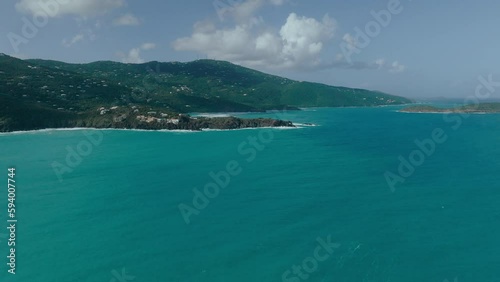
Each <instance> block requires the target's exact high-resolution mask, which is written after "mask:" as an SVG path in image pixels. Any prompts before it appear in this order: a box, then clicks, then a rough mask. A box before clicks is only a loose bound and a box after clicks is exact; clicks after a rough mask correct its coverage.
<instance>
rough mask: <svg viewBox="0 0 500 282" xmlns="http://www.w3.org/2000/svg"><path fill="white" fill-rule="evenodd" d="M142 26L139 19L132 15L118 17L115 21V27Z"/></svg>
mask: <svg viewBox="0 0 500 282" xmlns="http://www.w3.org/2000/svg"><path fill="white" fill-rule="evenodd" d="M140 24H141V23H140V21H139V19H138V18H137V17H135V16H134V15H133V14H130V13H129V14H125V15H123V16H121V17H118V18H116V19H115V20H114V21H113V25H115V26H136V25H140Z"/></svg>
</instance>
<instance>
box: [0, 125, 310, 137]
mask: <svg viewBox="0 0 500 282" xmlns="http://www.w3.org/2000/svg"><path fill="white" fill-rule="evenodd" d="M315 126H317V125H313V126H307V125H303V124H300V123H297V124H295V123H294V127H287V126H281V127H279V126H278V127H273V126H266V127H247V128H235V129H210V128H207V129H201V130H182V129H172V130H169V129H158V130H157V129H133V128H94V127H73V128H71V127H70V128H44V129H35V130H26V131H11V132H0V136H8V135H21V134H37V133H48V132H58V131H62V132H66V131H123V132H162V133H203V132H224V131H228V132H230V131H241V130H259V129H275V130H293V129H302V128H305V127H315Z"/></svg>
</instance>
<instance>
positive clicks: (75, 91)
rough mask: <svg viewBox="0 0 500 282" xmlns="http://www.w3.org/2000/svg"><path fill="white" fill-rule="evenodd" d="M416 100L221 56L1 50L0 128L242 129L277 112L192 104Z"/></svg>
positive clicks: (283, 106) (253, 106) (278, 106)
mask: <svg viewBox="0 0 500 282" xmlns="http://www.w3.org/2000/svg"><path fill="white" fill-rule="evenodd" d="M408 103H412V101H411V100H409V99H406V98H403V97H398V96H393V95H389V94H385V93H382V92H378V91H370V90H364V89H352V88H345V87H335V86H328V85H324V84H318V83H310V82H299V81H294V80H290V79H286V78H282V77H278V76H273V75H268V74H265V73H262V72H259V71H255V70H252V69H248V68H244V67H241V66H238V65H234V64H231V63H228V62H223V61H214V60H198V61H194V62H189V63H179V62H171V63H160V62H149V63H145V64H123V63H117V62H110V61H106V62H95V63H89V64H69V63H64V62H58V61H48V60H20V59H17V58H14V57H11V56H8V55H5V54H1V53H0V132H10V131H24V130H36V129H45V128H68V127H69V128H72V127H93V128H125V129H151V130H153V129H187V130H201V129H238V128H249V127H282V126H293V124H292V123H291V122H289V121H282V120H273V119H249V120H248V119H241V118H235V117H230V118H201V117H198V118H194V117H190V116H189V113H192V112H206V113H214V112H264V111H269V110H298V109H299V108H300V107H373V106H382V105H401V104H408Z"/></svg>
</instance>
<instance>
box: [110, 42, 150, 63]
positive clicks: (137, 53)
mask: <svg viewBox="0 0 500 282" xmlns="http://www.w3.org/2000/svg"><path fill="white" fill-rule="evenodd" d="M155 48H156V44H154V43H144V44H142V45H141V46H140V47H137V48H132V49H131V50H130V51H129V52H128V53H127V54H126V55H125V54H119V56H120V57H122V62H124V63H127V64H142V63H144V62H145V61H144V59H143V58H141V51H148V50H153V49H155Z"/></svg>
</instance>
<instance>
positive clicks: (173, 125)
mask: <svg viewBox="0 0 500 282" xmlns="http://www.w3.org/2000/svg"><path fill="white" fill-rule="evenodd" d="M262 127H289V128H294V127H295V125H294V124H293V123H292V122H291V121H284V120H278V119H269V118H256V119H242V118H237V117H213V118H207V117H190V116H187V115H181V116H179V118H177V119H155V120H138V119H133V118H124V119H123V120H120V119H118V120H117V119H116V118H114V119H93V118H87V119H78V120H67V121H61V120H60V121H58V122H50V123H48V124H46V125H41V124H39V125H36V126H25V125H21V124H18V125H17V126H16V124H5V123H3V122H1V121H0V132H4V133H6V132H17V131H32V130H43V129H71V128H93V129H139V130H189V131H202V130H206V129H215V130H232V129H245V128H262Z"/></svg>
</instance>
